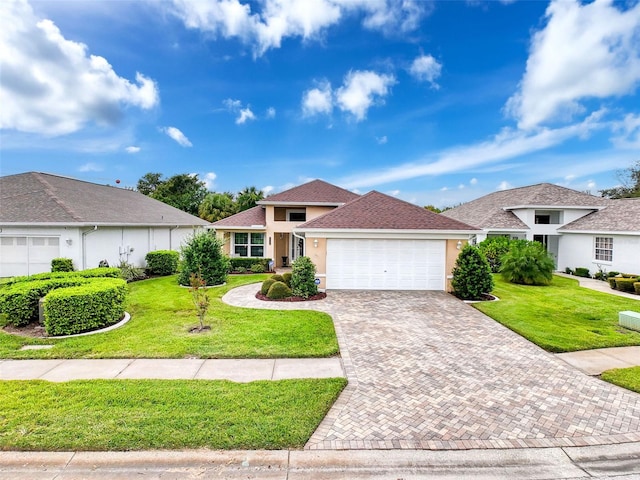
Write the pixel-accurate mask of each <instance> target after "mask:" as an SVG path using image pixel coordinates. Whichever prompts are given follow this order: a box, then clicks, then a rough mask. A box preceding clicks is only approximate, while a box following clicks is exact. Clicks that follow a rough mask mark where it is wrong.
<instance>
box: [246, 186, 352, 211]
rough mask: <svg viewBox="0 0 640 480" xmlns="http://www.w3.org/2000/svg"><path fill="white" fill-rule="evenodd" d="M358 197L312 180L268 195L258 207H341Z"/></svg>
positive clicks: (342, 189)
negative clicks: (315, 205)
mask: <svg viewBox="0 0 640 480" xmlns="http://www.w3.org/2000/svg"><path fill="white" fill-rule="evenodd" d="M358 197H359V195H358V194H356V193H353V192H350V191H349V190H345V189H344V188H340V187H336V186H335V185H331V184H330V183H327V182H325V181H323V180H313V181H311V182H309V183H305V184H303V185H298V186H297V187H294V188H291V189H289V190H285V191H284V192H280V193H276V194H274V195H269V196H268V197H267V198H265V199H264V200H261V201H260V202H258V204H259V205H271V204H278V203H285V204H291V203H300V204H328V205H341V204H344V203H347V202H350V201H351V200H354V199H356V198H358Z"/></svg>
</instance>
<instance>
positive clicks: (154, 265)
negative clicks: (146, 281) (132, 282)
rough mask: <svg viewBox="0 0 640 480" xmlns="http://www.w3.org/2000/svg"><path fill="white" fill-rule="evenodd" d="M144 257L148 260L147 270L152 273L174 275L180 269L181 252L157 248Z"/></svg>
mask: <svg viewBox="0 0 640 480" xmlns="http://www.w3.org/2000/svg"><path fill="white" fill-rule="evenodd" d="M144 258H145V260H146V261H147V270H148V271H149V273H150V274H151V275H160V276H166V275H173V274H174V273H176V272H177V271H178V261H179V260H180V254H179V253H178V252H175V251H173V250H156V251H154V252H149V253H147V255H146V256H145V257H144Z"/></svg>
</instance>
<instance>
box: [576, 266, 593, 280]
mask: <svg viewBox="0 0 640 480" xmlns="http://www.w3.org/2000/svg"><path fill="white" fill-rule="evenodd" d="M575 275H576V277H583V278H591V274H590V273H589V269H588V268H585V267H576V270H575Z"/></svg>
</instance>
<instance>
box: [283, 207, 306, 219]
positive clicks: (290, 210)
mask: <svg viewBox="0 0 640 480" xmlns="http://www.w3.org/2000/svg"><path fill="white" fill-rule="evenodd" d="M285 212H286V213H285V218H286V219H287V220H286V221H287V222H295V223H304V222H306V221H307V209H306V208H287V209H286V210H285ZM292 213H304V220H291V214H292Z"/></svg>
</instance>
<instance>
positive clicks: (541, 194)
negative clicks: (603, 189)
mask: <svg viewBox="0 0 640 480" xmlns="http://www.w3.org/2000/svg"><path fill="white" fill-rule="evenodd" d="M611 201H612V200H609V199H607V198H603V197H596V196H594V195H589V194H588V193H582V192H578V191H576V190H572V189H570V188H566V187H561V186H558V185H552V184H550V183H539V184H537V185H531V186H528V187H520V188H512V189H509V190H502V191H499V192H494V193H490V194H489V195H485V196H483V197H480V198H477V199H476V200H472V201H470V202H467V203H464V204H462V205H460V206H458V207H455V208H452V209H451V210H446V211H445V212H443V213H442V215H445V216H447V217H450V218H455V219H456V220H459V221H461V222H465V223H468V224H469V225H473V226H475V227H478V228H484V229H489V228H495V229H524V230H526V229H528V228H529V227H527V225H526V224H525V223H524V222H522V221H521V220H520V219H519V218H518V217H517V216H516V215H515V214H513V213H512V212H510V211H505V210H504V209H505V208H507V207H519V206H525V207H526V206H529V207H544V206H546V207H593V208H594V209H595V208H600V207H604V206H606V205H608V204H609V203H610V202H611Z"/></svg>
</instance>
